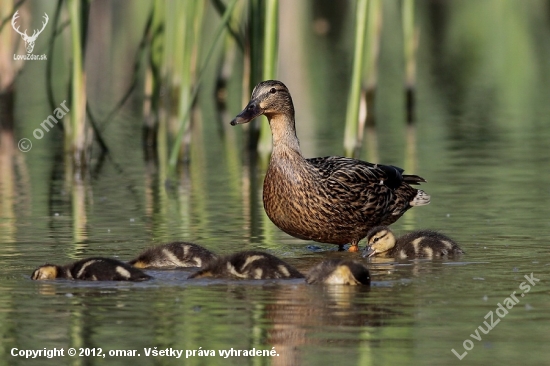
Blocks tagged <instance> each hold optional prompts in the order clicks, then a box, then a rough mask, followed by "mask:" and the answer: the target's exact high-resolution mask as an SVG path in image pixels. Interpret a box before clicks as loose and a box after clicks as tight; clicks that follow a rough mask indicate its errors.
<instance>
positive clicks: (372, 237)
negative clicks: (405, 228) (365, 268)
mask: <svg viewBox="0 0 550 366" xmlns="http://www.w3.org/2000/svg"><path fill="white" fill-rule="evenodd" d="M394 246H395V235H393V232H392V231H391V230H390V228H389V227H387V226H377V227H374V228H372V229H371V230H370V231H369V232H368V234H367V246H366V247H365V249H364V250H363V257H373V256H375V255H378V254H382V253H386V252H387V251H389V250H390V249H392V248H393V247H394Z"/></svg>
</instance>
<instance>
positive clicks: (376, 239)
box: [372, 236, 380, 243]
mask: <svg viewBox="0 0 550 366" xmlns="http://www.w3.org/2000/svg"><path fill="white" fill-rule="evenodd" d="M378 240H380V238H379V237H378V236H377V237H376V238H374V240H373V241H372V242H373V243H376V242H377V241H378Z"/></svg>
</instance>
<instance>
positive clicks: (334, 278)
mask: <svg viewBox="0 0 550 366" xmlns="http://www.w3.org/2000/svg"><path fill="white" fill-rule="evenodd" d="M306 282H307V283H308V284H310V285H312V284H319V283H322V284H325V285H367V286H368V285H370V274H369V270H368V269H367V267H365V265H364V264H363V263H361V262H359V261H355V260H349V259H330V260H326V261H323V262H321V263H319V264H318V265H316V266H315V267H313V268H312V269H311V270H310V271H309V272H308V274H307V276H306Z"/></svg>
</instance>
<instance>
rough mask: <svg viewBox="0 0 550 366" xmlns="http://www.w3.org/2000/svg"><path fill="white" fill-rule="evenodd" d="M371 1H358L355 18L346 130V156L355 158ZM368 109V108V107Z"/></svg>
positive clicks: (358, 143)
mask: <svg viewBox="0 0 550 366" xmlns="http://www.w3.org/2000/svg"><path fill="white" fill-rule="evenodd" d="M368 3H369V0H357V12H356V18H355V48H354V49H355V54H354V57H353V71H352V75H351V84H350V91H349V96H348V104H347V109H346V128H345V132H344V152H345V154H346V156H354V155H355V154H356V152H357V151H358V148H359V146H360V142H359V140H358V126H359V106H360V99H361V80H362V78H363V68H364V65H365V62H364V60H365V49H366V47H365V44H366V28H367V16H368ZM367 107H368V106H367Z"/></svg>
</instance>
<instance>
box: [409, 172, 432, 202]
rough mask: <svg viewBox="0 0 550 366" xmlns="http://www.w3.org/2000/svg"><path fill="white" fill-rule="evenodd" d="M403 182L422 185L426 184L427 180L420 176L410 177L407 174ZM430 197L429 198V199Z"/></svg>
mask: <svg viewBox="0 0 550 366" xmlns="http://www.w3.org/2000/svg"><path fill="white" fill-rule="evenodd" d="M403 180H404V181H405V182H406V183H408V184H415V185H416V184H420V183H426V179H424V178H422V177H419V176H418V175H409V174H405V175H403ZM429 197H430V196H428V199H429Z"/></svg>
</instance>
